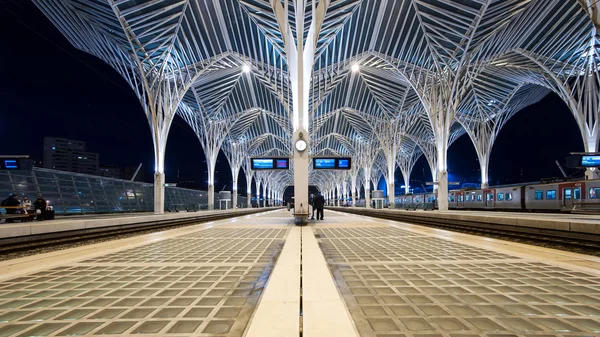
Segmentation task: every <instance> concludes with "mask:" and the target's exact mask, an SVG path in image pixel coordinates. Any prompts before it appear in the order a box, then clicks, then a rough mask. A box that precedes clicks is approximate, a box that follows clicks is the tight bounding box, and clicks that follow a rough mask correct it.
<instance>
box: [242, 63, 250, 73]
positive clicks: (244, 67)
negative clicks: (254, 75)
mask: <svg viewBox="0 0 600 337" xmlns="http://www.w3.org/2000/svg"><path fill="white" fill-rule="evenodd" d="M242 71H243V72H245V73H249V72H250V66H249V65H247V64H244V65H243V66H242Z"/></svg>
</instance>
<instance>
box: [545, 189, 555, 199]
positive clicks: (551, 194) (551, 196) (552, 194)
mask: <svg viewBox="0 0 600 337" xmlns="http://www.w3.org/2000/svg"><path fill="white" fill-rule="evenodd" d="M546 199H548V200H553V199H556V190H547V191H546Z"/></svg>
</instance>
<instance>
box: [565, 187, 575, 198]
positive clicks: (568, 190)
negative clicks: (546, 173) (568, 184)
mask: <svg viewBox="0 0 600 337" xmlns="http://www.w3.org/2000/svg"><path fill="white" fill-rule="evenodd" d="M572 193H573V191H572V190H571V189H570V188H568V189H565V199H566V200H571V197H572Z"/></svg>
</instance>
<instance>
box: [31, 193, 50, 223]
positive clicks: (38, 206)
mask: <svg viewBox="0 0 600 337" xmlns="http://www.w3.org/2000/svg"><path fill="white" fill-rule="evenodd" d="M47 204H48V203H47V202H46V200H45V199H44V198H43V197H42V196H41V195H38V197H37V199H36V200H35V202H34V203H33V209H34V210H35V214H37V218H36V219H37V220H38V221H40V220H44V212H46V205H47Z"/></svg>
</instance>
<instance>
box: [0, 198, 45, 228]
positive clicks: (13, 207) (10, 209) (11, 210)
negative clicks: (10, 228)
mask: <svg viewBox="0 0 600 337" xmlns="http://www.w3.org/2000/svg"><path fill="white" fill-rule="evenodd" d="M18 206H22V207H21V208H18ZM46 206H47V202H46V200H45V199H44V198H43V197H42V196H41V195H39V196H38V197H37V199H36V200H35V201H34V202H33V204H32V203H31V200H29V198H28V197H26V196H24V197H23V201H21V200H19V195H17V194H11V195H10V196H9V197H8V198H6V199H4V200H2V203H1V205H0V208H2V207H6V208H5V209H6V214H8V215H11V214H35V215H36V219H37V220H44V212H46ZM6 222H7V223H12V222H14V219H11V218H8V219H6Z"/></svg>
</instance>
